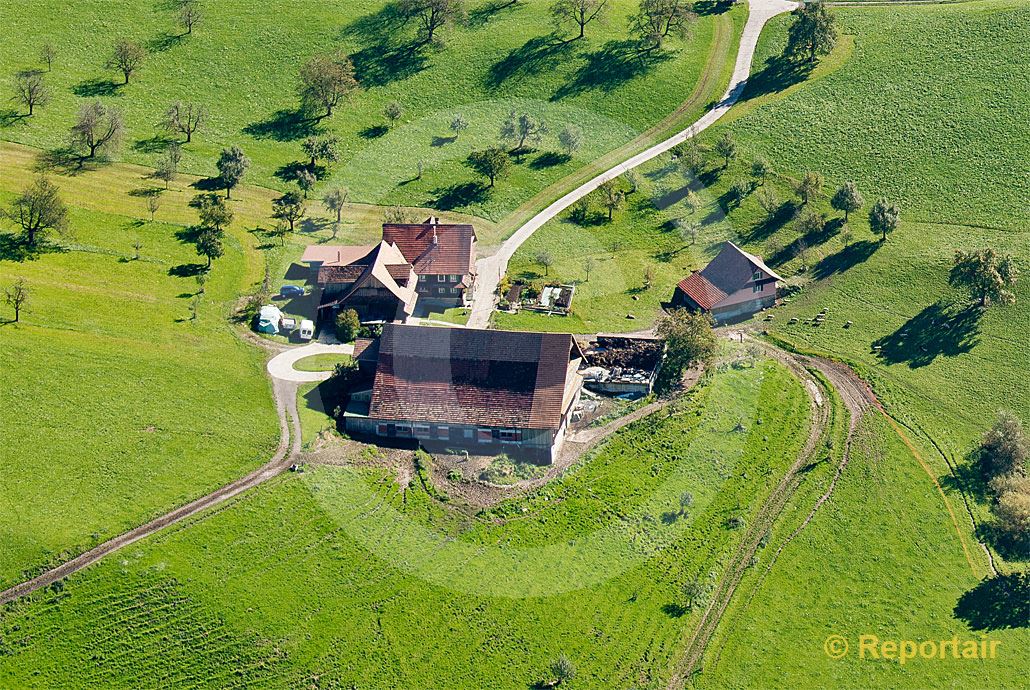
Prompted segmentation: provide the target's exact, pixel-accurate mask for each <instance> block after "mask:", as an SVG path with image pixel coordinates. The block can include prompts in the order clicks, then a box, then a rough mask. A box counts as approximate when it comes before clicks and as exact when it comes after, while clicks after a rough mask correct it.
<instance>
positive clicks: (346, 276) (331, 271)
mask: <svg viewBox="0 0 1030 690" xmlns="http://www.w3.org/2000/svg"><path fill="white" fill-rule="evenodd" d="M366 268H368V265H367V264H347V265H346V266H337V265H335V264H334V265H332V266H322V267H321V268H319V269H318V284H319V285H325V284H327V283H353V282H354V281H355V280H357V279H358V278H360V277H361V274H362V273H364V272H365V269H366Z"/></svg>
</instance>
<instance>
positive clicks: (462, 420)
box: [369, 324, 582, 429]
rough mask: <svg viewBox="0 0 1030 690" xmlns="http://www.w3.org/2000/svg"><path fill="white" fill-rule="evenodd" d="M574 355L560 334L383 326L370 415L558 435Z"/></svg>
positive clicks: (572, 344)
mask: <svg viewBox="0 0 1030 690" xmlns="http://www.w3.org/2000/svg"><path fill="white" fill-rule="evenodd" d="M573 356H575V357H581V356H582V353H581V352H580V350H579V347H578V345H576V343H575V341H574V340H573V338H572V336H571V335H568V334H565V333H521V332H506V331H491V330H475V329H465V328H432V327H427V326H404V325H397V324H386V325H384V327H383V335H382V337H381V338H380V342H379V364H378V367H377V368H376V376H375V383H374V385H373V388H372V400H371V404H370V406H369V417H371V418H373V419H383V420H395V421H416V422H435V423H442V424H476V425H484V426H491V427H513V428H523V429H557V428H558V426H559V425H560V424H561V416H562V412H563V410H562V402H563V399H564V396H565V387H566V377H567V376H568V375H569V362H570V359H571V358H572V357H573ZM571 375H573V376H576V375H577V374H575V373H573V374H571Z"/></svg>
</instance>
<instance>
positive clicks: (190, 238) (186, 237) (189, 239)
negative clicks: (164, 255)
mask: <svg viewBox="0 0 1030 690" xmlns="http://www.w3.org/2000/svg"><path fill="white" fill-rule="evenodd" d="M203 231H204V228H203V227H201V226H200V225H188V226H186V227H185V228H179V229H178V230H176V231H175V239H177V240H179V241H180V242H182V243H183V244H195V243H196V241H197V238H198V237H200V233H202V232H203Z"/></svg>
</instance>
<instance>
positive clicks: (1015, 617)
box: [954, 573, 1030, 630]
mask: <svg viewBox="0 0 1030 690" xmlns="http://www.w3.org/2000/svg"><path fill="white" fill-rule="evenodd" d="M954 613H955V617H956V618H959V619H961V620H963V621H965V623H966V625H968V626H969V627H970V628H972V629H973V630H1006V629H1011V628H1030V574H1028V573H1012V574H1010V575H997V576H995V577H992V578H988V579H985V580H982V581H981V582H980V584H978V585H977V586H976V587H974V588H973V589H971V590H969V591H968V592H966V593H965V594H963V595H962V596H961V597H959V599H958V602H957V603H956V604H955V609H954Z"/></svg>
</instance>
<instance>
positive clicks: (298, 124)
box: [243, 108, 322, 141]
mask: <svg viewBox="0 0 1030 690" xmlns="http://www.w3.org/2000/svg"><path fill="white" fill-rule="evenodd" d="M319 123H320V120H319V119H317V118H312V117H308V116H307V114H306V113H305V112H304V111H302V110H287V109H285V108H284V109H282V110H277V111H275V112H274V113H272V116H271V117H269V118H268V119H266V120H262V121H261V122H252V123H250V124H249V125H247V126H246V127H244V128H243V131H244V133H246V134H249V135H250V136H252V137H254V138H255V139H275V140H276V141H296V140H297V139H304V138H306V137H311V136H315V135H316V134H319V133H321V132H322V127H320V126H319Z"/></svg>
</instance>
